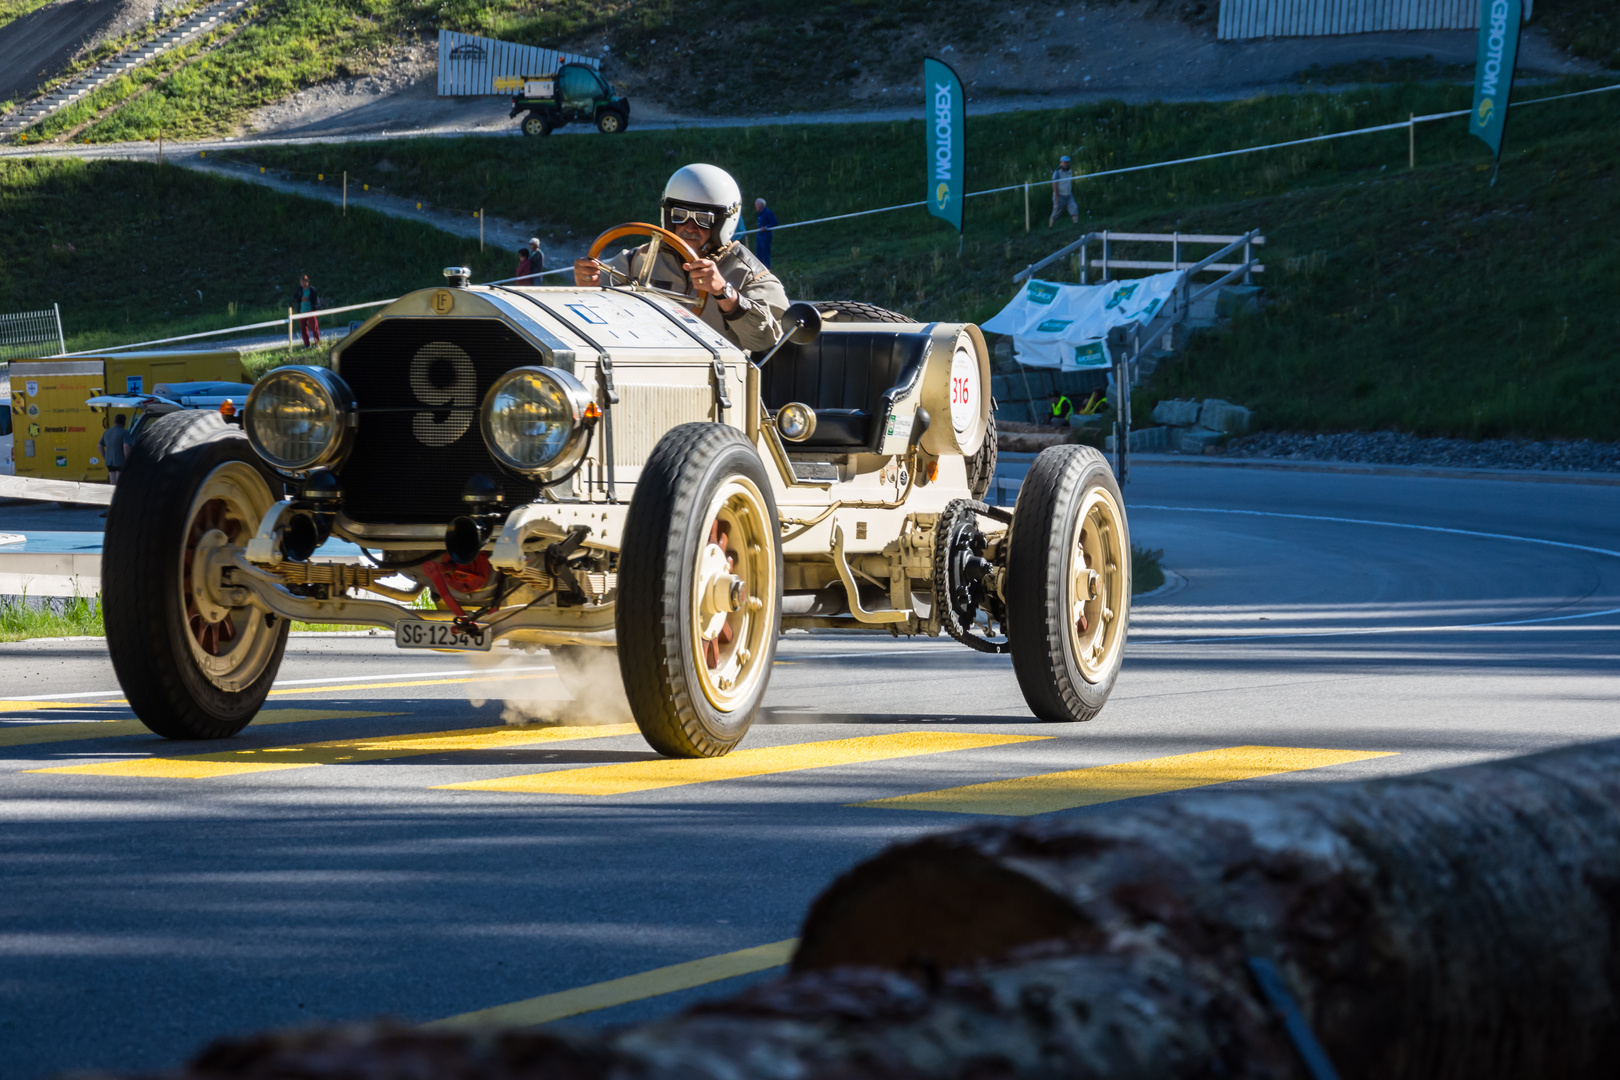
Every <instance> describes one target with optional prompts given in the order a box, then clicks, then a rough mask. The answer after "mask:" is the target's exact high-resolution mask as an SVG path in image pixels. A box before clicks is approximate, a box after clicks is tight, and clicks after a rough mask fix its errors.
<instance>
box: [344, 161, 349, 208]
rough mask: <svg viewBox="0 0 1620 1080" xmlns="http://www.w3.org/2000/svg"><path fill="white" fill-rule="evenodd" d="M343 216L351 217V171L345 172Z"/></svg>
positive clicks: (345, 170) (346, 170)
mask: <svg viewBox="0 0 1620 1080" xmlns="http://www.w3.org/2000/svg"><path fill="white" fill-rule="evenodd" d="M343 216H344V217H348V216H349V170H348V169H344V170H343Z"/></svg>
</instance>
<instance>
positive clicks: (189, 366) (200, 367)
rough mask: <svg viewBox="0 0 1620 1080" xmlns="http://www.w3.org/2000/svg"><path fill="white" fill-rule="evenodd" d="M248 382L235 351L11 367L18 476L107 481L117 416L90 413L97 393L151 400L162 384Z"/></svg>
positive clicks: (36, 362) (154, 354)
mask: <svg viewBox="0 0 1620 1080" xmlns="http://www.w3.org/2000/svg"><path fill="white" fill-rule="evenodd" d="M205 380H212V381H218V382H246V381H247V378H246V375H245V373H244V372H243V370H242V358H241V356H240V354H238V353H235V352H148V353H109V354H107V355H106V356H85V357H74V358H72V359H57V360H13V361H12V362H11V419H12V428H13V431H14V436H13V456H14V457H15V459H16V463H17V475H18V476H37V477H45V478H48V479H51V480H81V481H82V480H88V481H102V482H105V481H106V479H107V463H106V462H105V461H104V460H102V456H101V449H100V445H99V444H100V442H101V433H102V432H103V431H104V430H106V429H107V428H108V427H110V426H111V425H112V418H113V415H114V414H115V413H119V412H122V413H124V414H125V415H129V414H130V412H131V410H128V409H100V410H97V409H92V408H90V407H89V406H88V405H86V404H85V401H86V400H88V399H89V398H92V397H95V396H96V395H98V394H149V393H151V392H152V388H153V387H154V386H156V385H158V384H159V383H170V382H201V381H205Z"/></svg>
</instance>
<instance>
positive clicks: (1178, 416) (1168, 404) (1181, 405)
mask: <svg viewBox="0 0 1620 1080" xmlns="http://www.w3.org/2000/svg"><path fill="white" fill-rule="evenodd" d="M1198 410H1199V404H1198V402H1196V401H1177V400H1170V401H1161V402H1159V403H1158V404H1157V405H1155V406H1153V422H1154V423H1155V424H1170V425H1172V426H1174V427H1192V426H1193V425H1194V424H1196V423H1198Z"/></svg>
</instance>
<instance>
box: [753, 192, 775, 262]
mask: <svg viewBox="0 0 1620 1080" xmlns="http://www.w3.org/2000/svg"><path fill="white" fill-rule="evenodd" d="M754 215H755V216H754V231H755V237H754V254H755V255H758V256H759V261H760V262H762V263H764V264H765V265H766V267H769V266H770V265H771V230H772V229H774V228H776V225H777V221H776V215H775V214H773V213H771V211H770V208H769V207H767V206H766V205H765V200H764V199H755V200H754Z"/></svg>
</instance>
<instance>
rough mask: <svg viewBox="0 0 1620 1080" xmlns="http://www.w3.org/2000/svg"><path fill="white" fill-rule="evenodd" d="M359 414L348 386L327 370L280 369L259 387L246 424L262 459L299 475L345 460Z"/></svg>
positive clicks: (245, 417) (252, 397)
mask: <svg viewBox="0 0 1620 1080" xmlns="http://www.w3.org/2000/svg"><path fill="white" fill-rule="evenodd" d="M353 415H354V395H353V394H352V393H350V391H349V387H348V384H346V383H345V382H344V381H343V380H342V379H340V378H338V377H337V376H336V375H334V374H333V373H332V372H330V371H328V370H326V369H325V368H318V367H305V366H296V367H284V368H276V369H275V370H274V371H271V372H268V373H267V374H266V375H265V376H264V377H263V378H261V379H260V380H259V381H258V382H257V383H255V384H254V386H253V392H252V393H250V394H249V395H248V400H247V407H246V408H245V410H244V412H243V421H242V423H243V427H244V428H246V430H247V436H248V439H249V441H251V442H252V444H253V449H254V450H256V451H258V453H259V456H260V457H262V458H264V459H265V460H266V461H268V462H269V463H270V464H271V465H272V466H274V467H275V468H276V469H277V470H279V471H281V472H285V473H293V474H298V473H304V472H308V471H309V470H310V469H316V468H322V467H328V466H331V465H334V464H336V463H337V462H338V461H339V460H340V459H341V458H342V457H343V454H344V452H345V450H346V449H347V447H348V443H349V436H350V433H351V432H352V431H353V426H352V423H351V418H352V417H353Z"/></svg>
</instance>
